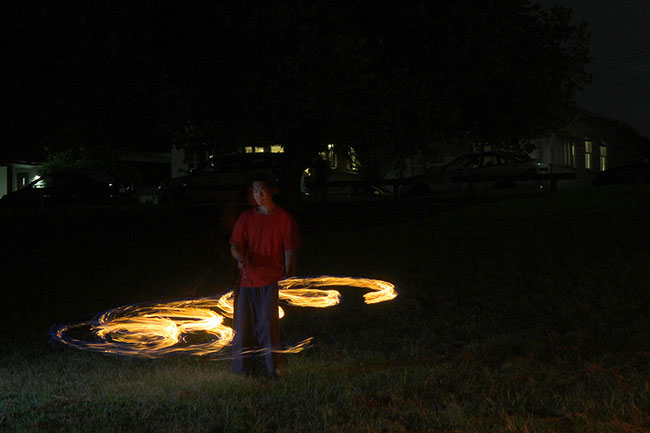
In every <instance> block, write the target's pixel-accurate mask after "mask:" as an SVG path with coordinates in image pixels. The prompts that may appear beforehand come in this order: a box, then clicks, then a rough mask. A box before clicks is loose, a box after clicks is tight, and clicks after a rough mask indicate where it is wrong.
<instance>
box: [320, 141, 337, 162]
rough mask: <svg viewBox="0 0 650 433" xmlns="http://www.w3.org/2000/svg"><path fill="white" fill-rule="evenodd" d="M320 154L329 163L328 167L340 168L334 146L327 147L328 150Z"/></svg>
mask: <svg viewBox="0 0 650 433" xmlns="http://www.w3.org/2000/svg"><path fill="white" fill-rule="evenodd" d="M318 154H319V155H320V156H321V158H323V159H324V160H325V161H327V163H328V165H329V166H330V168H337V167H338V158H337V155H336V151H335V150H334V145H333V144H328V145H327V150H326V151H324V152H318Z"/></svg>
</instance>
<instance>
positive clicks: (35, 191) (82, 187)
mask: <svg viewBox="0 0 650 433" xmlns="http://www.w3.org/2000/svg"><path fill="white" fill-rule="evenodd" d="M132 200H133V187H132V186H131V185H130V184H126V185H120V184H118V183H117V182H116V181H115V179H114V178H112V177H111V176H108V175H106V174H103V173H96V172H88V171H60V172H55V173H49V174H46V175H44V176H42V177H39V178H37V179H36V180H34V181H32V182H31V183H29V184H28V185H26V186H25V187H24V188H21V189H19V190H18V191H14V192H11V193H9V194H7V195H5V196H3V197H2V198H1V199H0V205H1V206H3V207H4V206H36V207H49V206H59V205H105V204H117V203H121V202H130V201H132Z"/></svg>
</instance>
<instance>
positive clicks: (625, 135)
mask: <svg viewBox="0 0 650 433" xmlns="http://www.w3.org/2000/svg"><path fill="white" fill-rule="evenodd" d="M531 142H532V143H533V144H534V145H535V149H534V150H533V151H532V153H531V154H530V156H531V157H532V158H534V159H537V160H540V161H543V162H546V163H548V164H550V165H551V171H552V172H555V173H558V172H563V171H571V172H575V173H576V176H577V182H578V183H588V184H590V182H591V180H592V179H593V177H594V176H595V175H596V174H597V173H598V172H600V171H604V170H606V169H608V168H612V167H617V166H621V165H626V164H631V163H634V162H637V161H639V160H641V159H643V158H648V157H650V139H648V138H646V137H644V136H642V135H641V134H639V133H638V132H637V131H636V130H634V129H633V128H632V127H630V126H629V125H627V124H626V123H624V122H622V121H620V120H616V119H611V118H608V117H604V116H601V115H598V114H595V113H591V112H588V111H585V110H577V111H576V112H575V114H574V116H573V118H572V119H571V121H570V122H569V123H568V124H567V125H566V126H565V127H564V128H562V129H561V130H559V131H557V132H556V133H554V134H551V135H549V136H546V137H540V138H536V139H534V140H531Z"/></svg>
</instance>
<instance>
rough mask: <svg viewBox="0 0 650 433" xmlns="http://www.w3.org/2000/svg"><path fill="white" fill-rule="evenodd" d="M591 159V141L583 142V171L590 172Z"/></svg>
mask: <svg viewBox="0 0 650 433" xmlns="http://www.w3.org/2000/svg"><path fill="white" fill-rule="evenodd" d="M592 158H593V146H592V143H591V140H585V170H591V169H592V168H593V167H592Z"/></svg>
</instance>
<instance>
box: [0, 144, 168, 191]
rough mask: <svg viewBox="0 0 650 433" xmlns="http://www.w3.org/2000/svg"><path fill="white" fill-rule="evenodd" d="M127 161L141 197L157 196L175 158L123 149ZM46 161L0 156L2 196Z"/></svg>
mask: <svg viewBox="0 0 650 433" xmlns="http://www.w3.org/2000/svg"><path fill="white" fill-rule="evenodd" d="M119 155H120V158H121V159H122V161H124V163H125V165H126V166H127V167H129V168H130V169H131V172H132V173H134V177H135V179H133V181H134V182H135V183H136V185H135V187H136V193H137V195H138V199H139V200H140V201H152V200H154V193H155V189H156V187H157V186H158V185H160V183H161V182H162V181H163V180H165V179H168V178H169V171H170V165H171V158H170V154H169V153H168V152H134V151H122V152H119ZM42 163H43V162H41V161H21V160H12V159H7V160H5V161H2V160H0V197H2V196H3V195H5V194H9V193H10V192H14V191H17V190H19V189H21V188H24V187H25V186H27V185H28V184H29V183H30V182H32V181H34V180H36V177H37V176H38V170H39V167H40V166H41V164H42Z"/></svg>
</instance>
